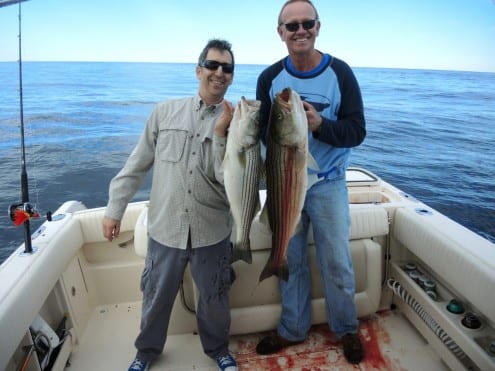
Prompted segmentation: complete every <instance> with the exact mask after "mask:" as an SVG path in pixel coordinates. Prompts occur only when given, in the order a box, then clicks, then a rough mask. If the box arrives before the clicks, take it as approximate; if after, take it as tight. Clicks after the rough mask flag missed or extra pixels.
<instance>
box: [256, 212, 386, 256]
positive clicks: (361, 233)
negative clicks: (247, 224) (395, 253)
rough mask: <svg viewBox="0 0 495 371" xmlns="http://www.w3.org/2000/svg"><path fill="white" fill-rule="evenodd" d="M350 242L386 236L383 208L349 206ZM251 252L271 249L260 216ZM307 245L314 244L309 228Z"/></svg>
mask: <svg viewBox="0 0 495 371" xmlns="http://www.w3.org/2000/svg"><path fill="white" fill-rule="evenodd" d="M350 213H351V230H350V236H349V239H350V240H358V239H362V238H370V237H375V236H384V235H387V234H388V228H389V222H388V214H387V211H386V210H385V208H384V207H383V206H381V205H377V204H366V205H363V204H351V205H350ZM249 239H250V241H251V250H252V251H254V250H265V249H271V246H272V240H271V231H270V230H269V229H268V227H267V226H265V224H263V223H262V222H261V221H260V214H259V213H258V215H256V217H255V219H254V221H253V224H252V225H251V231H250V234H249ZM308 243H309V244H310V245H311V244H314V237H313V232H312V229H311V228H309V233H308Z"/></svg>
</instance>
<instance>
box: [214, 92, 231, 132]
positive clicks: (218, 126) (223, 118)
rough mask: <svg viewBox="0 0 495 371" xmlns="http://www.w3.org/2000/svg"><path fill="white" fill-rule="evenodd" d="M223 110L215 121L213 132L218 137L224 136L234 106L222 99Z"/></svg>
mask: <svg viewBox="0 0 495 371" xmlns="http://www.w3.org/2000/svg"><path fill="white" fill-rule="evenodd" d="M222 106H223V112H222V114H221V115H220V117H219V118H218V120H217V122H216V123H215V134H216V135H218V136H219V137H226V136H227V130H228V128H229V126H230V121H232V117H233V115H234V107H233V106H232V103H230V102H229V101H228V100H226V99H224V100H223V102H222Z"/></svg>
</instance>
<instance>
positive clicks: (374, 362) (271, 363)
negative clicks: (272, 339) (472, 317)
mask: <svg viewBox="0 0 495 371" xmlns="http://www.w3.org/2000/svg"><path fill="white" fill-rule="evenodd" d="M387 315H388V314H387V313H383V312H382V313H381V314H380V315H378V316H371V317H370V318H367V319H361V320H360V325H359V337H360V339H361V342H362V344H363V346H364V348H365V358H364V360H363V361H362V362H361V363H360V364H358V365H351V364H349V363H348V362H347V361H346V359H345V358H344V353H343V351H342V346H341V344H340V342H338V341H337V340H336V338H335V337H334V335H333V334H332V332H331V331H330V330H329V329H328V325H326V324H322V325H315V326H313V327H312V328H311V331H310V333H309V334H308V338H307V339H306V341H305V342H304V343H302V344H298V345H294V346H291V347H288V348H285V349H283V350H281V351H280V352H278V353H276V354H272V355H266V356H261V355H258V354H257V353H256V350H255V348H256V344H257V343H258V342H259V341H260V340H261V339H262V337H263V336H265V335H267V333H263V334H257V335H251V336H247V337H246V336H242V337H240V338H239V339H238V340H236V341H234V343H231V345H230V346H231V351H232V352H233V353H234V354H235V357H236V359H237V364H238V367H239V370H250V371H251V370H260V371H261V370H270V371H277V370H280V371H281V370H284V371H286V370H291V371H295V370H298V371H326V370H354V369H361V370H380V371H382V370H394V371H395V370H401V369H402V367H400V364H399V361H398V360H393V359H391V358H389V357H387V355H386V354H384V352H383V349H382V347H383V346H384V345H387V344H390V336H389V334H388V332H387V331H386V330H385V329H384V328H383V327H382V326H381V325H380V317H384V316H387Z"/></svg>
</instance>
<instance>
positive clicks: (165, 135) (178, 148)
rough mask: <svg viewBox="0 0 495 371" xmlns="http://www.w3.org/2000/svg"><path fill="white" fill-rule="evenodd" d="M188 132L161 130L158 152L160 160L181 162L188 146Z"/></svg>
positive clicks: (157, 146)
mask: <svg viewBox="0 0 495 371" xmlns="http://www.w3.org/2000/svg"><path fill="white" fill-rule="evenodd" d="M186 140H187V131H185V130H177V129H164V130H160V133H159V134H158V141H157V143H156V150H157V154H158V158H159V159H160V160H162V161H167V162H179V161H180V159H181V158H182V154H183V153H184V148H185V146H186Z"/></svg>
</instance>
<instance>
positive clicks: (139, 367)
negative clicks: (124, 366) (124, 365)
mask: <svg viewBox="0 0 495 371" xmlns="http://www.w3.org/2000/svg"><path fill="white" fill-rule="evenodd" d="M149 367H150V363H149V362H148V361H143V360H140V359H139V358H136V359H134V361H132V363H131V365H130V366H129V370H128V371H146V370H147V369H148V368H149Z"/></svg>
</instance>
